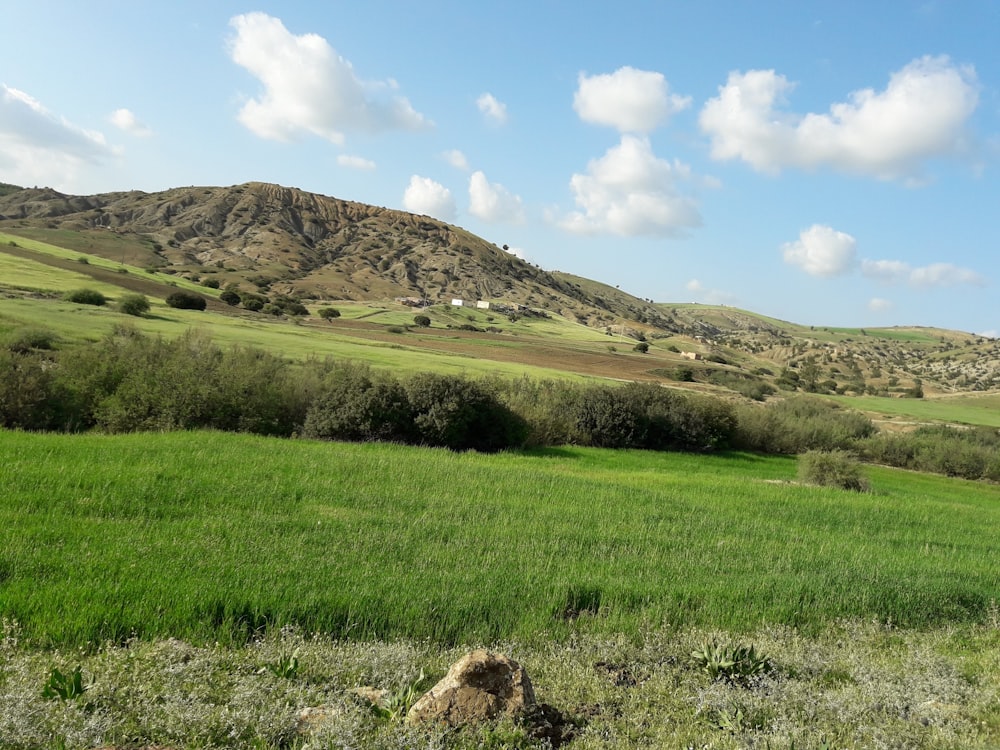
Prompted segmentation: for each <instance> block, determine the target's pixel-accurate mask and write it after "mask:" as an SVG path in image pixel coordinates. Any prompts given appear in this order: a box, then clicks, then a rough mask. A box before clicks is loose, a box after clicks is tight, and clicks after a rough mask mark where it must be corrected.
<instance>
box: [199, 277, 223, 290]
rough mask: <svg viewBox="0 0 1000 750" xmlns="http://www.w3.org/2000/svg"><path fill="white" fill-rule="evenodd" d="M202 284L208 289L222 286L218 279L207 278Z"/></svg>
mask: <svg viewBox="0 0 1000 750" xmlns="http://www.w3.org/2000/svg"><path fill="white" fill-rule="evenodd" d="M201 285H202V286H203V287H205V288H206V289H218V288H219V287H220V286H221V284H220V283H219V280H218V279H205V280H204V281H202V282H201Z"/></svg>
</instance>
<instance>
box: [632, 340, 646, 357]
mask: <svg viewBox="0 0 1000 750" xmlns="http://www.w3.org/2000/svg"><path fill="white" fill-rule="evenodd" d="M632 348H633V349H635V350H636V351H637V352H639V354H645V353H646V352H648V351H649V344H647V343H646V342H645V341H640V342H639V343H638V344H636V345H635V346H633V347H632Z"/></svg>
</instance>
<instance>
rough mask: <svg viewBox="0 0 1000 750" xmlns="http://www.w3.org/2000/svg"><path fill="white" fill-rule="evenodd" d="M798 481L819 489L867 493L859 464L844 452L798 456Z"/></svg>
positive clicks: (817, 452) (865, 480)
mask: <svg viewBox="0 0 1000 750" xmlns="http://www.w3.org/2000/svg"><path fill="white" fill-rule="evenodd" d="M798 475H799V480H800V481H802V482H806V483H807V484H815V485H819V486H821V487H839V488H841V489H844V490H853V491H855V492H867V491H868V489H869V486H868V479H867V478H866V477H865V476H864V475H863V474H862V473H861V464H860V463H859V462H858V460H857V459H856V458H855V457H854V456H852V455H851V454H850V453H847V452H846V451H807V452H805V453H803V454H802V455H801V456H799V460H798Z"/></svg>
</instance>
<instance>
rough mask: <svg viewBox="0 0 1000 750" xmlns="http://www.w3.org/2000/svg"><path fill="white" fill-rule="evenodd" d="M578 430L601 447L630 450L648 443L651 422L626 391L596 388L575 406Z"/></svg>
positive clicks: (590, 390)
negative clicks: (647, 433)
mask: <svg viewBox="0 0 1000 750" xmlns="http://www.w3.org/2000/svg"><path fill="white" fill-rule="evenodd" d="M574 411H575V413H574V417H575V422H576V428H577V429H578V430H579V431H580V433H581V434H582V435H583V436H584V439H585V442H587V443H588V444H590V445H593V446H596V447H598V448H630V447H637V446H639V445H641V444H642V443H644V442H645V438H646V430H647V428H648V426H649V425H648V420H647V419H646V415H645V412H644V410H643V409H642V408H641V405H640V404H639V403H637V402H636V400H635V399H633V398H630V397H629V395H628V394H627V393H626V392H625V388H622V387H616V386H608V385H604V386H593V387H591V388H587V389H586V390H585V391H584V392H583V394H582V396H581V397H580V399H579V400H578V401H577V403H576V404H575V410H574Z"/></svg>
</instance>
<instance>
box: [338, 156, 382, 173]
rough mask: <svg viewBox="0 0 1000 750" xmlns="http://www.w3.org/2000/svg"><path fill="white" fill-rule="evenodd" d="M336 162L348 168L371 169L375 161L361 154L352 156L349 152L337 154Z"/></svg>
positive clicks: (373, 167)
mask: <svg viewBox="0 0 1000 750" xmlns="http://www.w3.org/2000/svg"><path fill="white" fill-rule="evenodd" d="M337 164H339V165H340V166H342V167H347V168H348V169H361V170H371V169H375V162H373V161H372V160H371V159H366V158H364V157H363V156H352V155H350V154H340V155H338V156H337Z"/></svg>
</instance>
